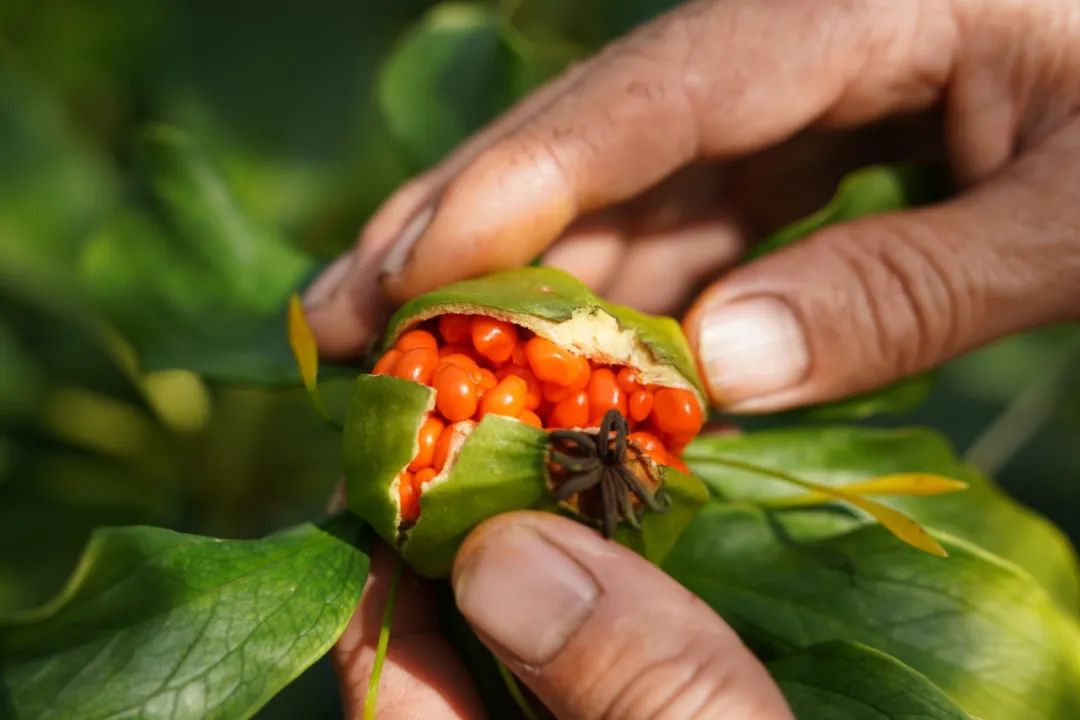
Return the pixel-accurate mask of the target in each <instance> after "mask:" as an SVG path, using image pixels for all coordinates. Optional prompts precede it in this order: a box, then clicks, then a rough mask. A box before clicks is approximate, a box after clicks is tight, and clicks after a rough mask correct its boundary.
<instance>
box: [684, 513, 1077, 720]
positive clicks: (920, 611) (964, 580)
mask: <svg viewBox="0 0 1080 720" xmlns="http://www.w3.org/2000/svg"><path fill="white" fill-rule="evenodd" d="M927 502H932V500H927ZM840 520H841V522H837V521H836V516H835V514H832V513H829V512H828V511H827V509H825V508H807V509H804V510H800V511H798V512H789V513H778V514H777V513H769V512H763V511H761V510H758V509H755V508H752V507H750V506H747V505H745V504H742V503H721V502H717V501H714V502H713V503H712V504H710V505H708V506H706V507H705V508H704V509H703V510H702V511H700V512H699V513H698V514H697V516H696V517H695V519H694V522H693V523H691V525H690V527H689V529H688V530H687V531H686V533H684V534H683V536H682V537H681V538H680V540H679V542H678V544H677V545H676V547H675V549H674V550H673V551H672V553H671V554H670V555H668V557H667V559H665V561H664V563H663V567H664V569H665V570H667V571H668V572H669V573H670V574H671V575H672V576H674V577H675V579H677V580H678V581H679V582H681V583H682V584H683V585H685V586H686V587H687V588H689V589H690V590H691V591H692V592H694V593H695V594H697V595H698V596H699V597H701V598H702V599H703V600H705V601H706V602H707V603H708V604H709V605H711V606H712V607H713V608H714V609H715V610H716V611H717V612H718V613H719V614H720V615H721V616H722V617H723V618H724V619H725V620H726V621H727V622H729V623H730V624H731V625H732V626H733V627H734V628H735V630H736V631H738V632H739V634H740V636H741V637H742V638H743V639H744V641H746V642H747V643H748V644H749V645H750V646H751V647H752V648H754V649H755V650H758V651H759V652H762V653H765V654H767V655H775V654H776V653H789V652H791V651H793V650H795V649H799V648H809V647H811V646H813V645H816V644H818V643H823V642H829V641H833V640H843V641H849V642H857V643H861V644H863V645H866V646H869V647H872V648H874V649H876V650H879V651H881V652H883V653H886V654H888V655H891V656H893V657H895V658H896V659H898V660H899V661H901V662H903V663H904V664H906V665H908V666H909V667H911V668H913V669H914V670H916V671H917V672H919V673H922V674H923V675H925V676H926V677H927V678H928V679H929V680H930V681H931V682H932V683H934V684H935V685H937V686H938V687H940V688H941V689H942V690H943V691H944V692H945V693H946V694H947V695H948V696H949V697H950V698H952V699H953V701H954V702H956V703H957V704H959V705H960V706H961V707H963V709H964V710H965V711H967V712H968V713H971V714H972V715H974V716H977V717H980V718H983V720H1015V718H1032V719H1036V718H1039V719H1043V718H1045V719H1046V720H1056V719H1058V718H1073V717H1080V652H1078V649H1080V626H1078V625H1077V623H1076V622H1075V619H1074V617H1073V616H1070V615H1066V614H1064V613H1062V612H1061V611H1060V610H1059V609H1058V608H1057V607H1056V605H1055V604H1054V602H1053V601H1052V600H1051V598H1050V597H1049V596H1048V595H1047V594H1046V593H1045V591H1043V589H1042V588H1041V587H1039V585H1038V583H1036V582H1035V581H1034V580H1033V578H1032V577H1031V576H1030V575H1028V574H1027V573H1026V572H1024V571H1023V570H1021V569H1020V568H1018V567H1017V566H1016V565H1014V564H1013V563H1010V562H1005V561H1002V560H1001V559H1000V558H997V557H995V556H993V555H991V554H990V553H987V552H985V551H983V550H981V549H979V548H977V547H975V546H973V545H971V544H970V543H967V542H965V541H962V540H960V539H958V538H955V537H952V536H949V535H947V534H941V535H939V538H940V541H941V543H942V545H944V546H945V547H946V548H947V549H948V552H949V560H948V561H947V562H943V561H941V560H939V559H937V558H934V557H931V556H930V555H927V554H924V553H914V552H910V551H909V550H908V549H907V548H905V547H904V546H902V545H900V544H899V543H897V542H896V541H895V540H894V539H893V538H892V537H891V536H890V535H889V534H888V533H887V532H885V531H884V530H883V529H882V528H881V527H879V526H877V525H872V524H865V523H862V524H854V525H852V524H851V523H850V522H847V523H844V522H842V520H843V519H842V518H841V519H840ZM830 525H831V526H832V530H829V531H827V532H826V531H825V529H826V528H828V527H829V526H830ZM847 679H848V680H849V681H850V682H851V683H852V684H853V686H854V685H855V684H858V683H859V681H860V678H859V677H858V676H848V678H847ZM840 682H842V679H840V678H836V679H834V680H831V681H830V684H832V683H840ZM871 682H873V680H871ZM886 710H887V708H886ZM881 716H882V715H872V716H871V717H881ZM884 716H886V717H887V714H886V715H884ZM916 716H917V715H916ZM840 717H843V716H842V715H841V716H840Z"/></svg>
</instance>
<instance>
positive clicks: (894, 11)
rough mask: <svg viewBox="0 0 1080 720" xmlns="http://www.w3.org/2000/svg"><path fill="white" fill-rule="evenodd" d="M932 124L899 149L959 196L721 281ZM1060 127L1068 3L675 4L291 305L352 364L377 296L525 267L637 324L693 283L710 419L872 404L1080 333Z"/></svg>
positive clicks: (1079, 224)
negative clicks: (923, 150)
mask: <svg viewBox="0 0 1080 720" xmlns="http://www.w3.org/2000/svg"><path fill="white" fill-rule="evenodd" d="M938 108H940V109H941V110H942V111H943V112H942V114H941V115H940V116H939V119H940V118H943V122H940V123H939V125H940V127H938V126H937V125H934V124H933V123H930V125H928V126H929V127H932V130H930V131H926V132H922V133H919V134H917V135H916V134H911V133H905V134H904V135H903V139H904V141H905V142H907V143H909V144H914V145H931V146H933V145H935V144H941V143H943V144H944V146H945V147H944V150H945V151H947V154H948V158H949V160H950V163H951V166H952V169H953V171H954V175H955V177H956V179H957V180H958V182H959V183H960V185H961V187H962V188H963V192H962V193H961V194H960V195H959V196H958V197H956V198H955V199H953V200H951V201H949V202H946V203H943V204H941V205H937V206H933V207H927V208H922V209H918V210H913V211H908V212H903V213H896V214H890V215H885V216H878V217H873V218H868V219H864V220H860V221H856V222H852V223H847V224H844V225H841V226H834V227H830V228H826V229H824V230H822V231H820V232H817V233H815V234H814V235H812V236H811V237H809V238H807V239H806V240H805V241H803V242H800V243H798V244H796V245H795V246H792V247H790V248H787V249H785V250H783V251H780V252H778V253H776V254H775V255H772V256H769V257H766V258H763V259H761V260H759V261H756V262H753V263H751V264H748V265H745V266H742V267H738V268H736V269H734V270H730V271H728V272H726V273H725V271H726V270H728V268H729V267H730V266H731V265H732V263H733V262H734V261H735V260H736V259H737V258H738V256H739V254H740V253H741V252H742V250H743V249H745V247H746V245H747V244H748V243H750V242H752V241H753V240H754V239H756V238H757V237H759V236H760V234H761V231H762V229H763V228H765V227H767V226H768V225H771V224H775V222H776V221H778V220H780V219H783V218H784V217H785V216H790V214H791V212H792V211H794V210H797V209H808V208H807V207H806V206H807V204H808V201H809V200H811V199H813V198H814V197H815V195H816V191H817V190H821V189H824V190H827V189H828V188H829V187H830V185H831V181H832V180H834V179H835V177H836V175H835V173H836V168H837V167H838V166H839V165H844V164H847V165H855V164H859V163H861V162H865V161H866V160H867V159H880V158H879V157H877V156H875V155H874V154H873V153H872V152H871V153H866V152H864V151H865V150H866V147H865V137H861V136H859V134H858V133H857V132H854V131H853V129H854V128H857V127H859V126H863V125H865V124H867V123H870V122H872V121H877V120H880V119H882V118H885V117H889V116H896V115H898V114H906V115H908V116H910V115H911V114H913V113H923V115H924V117H923V118H921V119H923V120H926V119H929V120H933V119H934V116H933V115H932V114H931V113H930V112H929V111H930V110H934V109H938ZM1078 108H1080V5H1077V4H1076V3H1075V2H1073V0H1046V1H1044V2H1038V3H1031V2H1020V1H1016V0H946V1H937V2H902V3H897V2H890V1H889V0H880V1H878V2H846V1H841V0H828V1H825V2H812V3H811V2H803V1H801V0H779V1H777V2H768V3H763V2H759V1H758V0H708V1H699V2H692V3H688V4H687V5H684V6H682V7H679V8H677V9H675V10H674V11H672V12H670V13H668V14H666V15H664V16H662V17H660V18H659V19H657V20H655V21H653V22H651V23H649V24H648V25H645V26H643V27H641V28H639V29H638V30H636V31H634V32H633V33H631V34H630V35H628V36H627V37H625V38H623V39H621V40H619V41H618V42H616V43H614V44H612V45H611V46H609V47H608V48H607V49H605V50H604V51H603V52H602V53H600V54H599V55H598V56H596V57H594V58H593V59H591V60H589V61H587V62H585V63H582V64H579V65H576V66H574V67H571V68H570V69H569V70H567V71H566V72H565V73H564V74H563V75H562V76H561V77H559V78H557V79H555V80H554V81H552V82H551V83H549V84H548V85H547V86H545V87H543V88H541V89H540V90H538V91H537V92H535V93H534V94H533V95H531V96H530V97H528V98H526V99H525V100H523V101H522V102H521V103H520V104H519V105H518V106H517V107H515V108H514V109H512V110H511V111H510V112H508V113H507V114H506V115H505V116H504V117H503V118H501V119H499V120H497V121H496V122H495V123H493V124H492V125H491V126H490V127H488V128H487V129H485V130H484V131H483V132H481V133H479V134H478V135H477V136H476V137H474V138H473V139H472V140H470V141H469V142H467V143H466V144H465V145H463V146H462V147H461V148H460V149H458V150H457V151H456V152H455V153H453V154H452V155H451V156H449V157H448V158H447V159H446V160H445V161H444V162H443V163H441V164H440V165H439V166H437V167H436V168H434V169H432V170H431V171H429V172H427V173H425V174H424V175H422V176H421V177H419V178H417V179H415V180H413V181H412V182H410V183H409V184H407V185H406V186H404V187H403V188H402V189H401V190H399V191H398V192H397V193H396V194H395V195H394V196H393V197H392V198H391V199H390V200H389V201H388V202H387V203H386V204H385V205H384V207H383V208H382V209H381V210H380V211H379V212H378V213H377V214H376V215H375V216H374V218H373V219H372V220H371V222H370V223H369V224H368V225H367V227H365V228H364V230H363V233H362V234H361V237H360V240H359V242H358V244H357V247H356V249H355V250H354V251H353V252H352V253H351V254H350V255H348V256H346V257H344V258H342V259H341V260H339V261H338V262H337V263H335V265H334V266H333V267H331V268H330V269H329V270H328V271H327V272H326V273H325V275H324V276H323V277H322V278H321V279H320V280H319V281H318V282H317V283H316V284H315V286H314V287H313V288H312V290H311V291H310V292H309V294H308V298H307V299H308V303H309V313H310V319H311V323H312V325H313V327H314V329H315V331H316V334H317V335H318V337H319V340H320V344H321V345H322V347H323V350H324V351H325V352H326V353H327V354H329V355H338V356H341V355H348V354H352V353H356V352H357V351H358V350H359V349H360V348H361V347H363V345H364V344H365V343H366V342H368V341H369V340H370V339H371V338H372V336H373V334H374V333H375V332H376V330H377V328H379V327H381V325H382V322H383V319H384V317H385V315H384V313H385V312H386V308H387V307H388V305H389V302H388V298H389V301H401V300H403V299H405V298H407V297H410V296H412V295H415V294H417V293H420V292H423V291H426V290H430V289H432V288H434V287H437V286H438V285H441V284H443V283H446V282H448V281H451V280H457V279H460V278H464V277H467V276H472V275H477V274H480V273H484V272H487V271H490V270H494V269H496V268H500V267H505V266H511V265H518V264H523V263H525V262H528V261H529V260H530V259H532V258H533V257H535V256H536V255H538V254H541V253H542V254H543V255H544V261H545V262H547V263H550V264H555V265H561V266H564V267H566V268H568V269H570V270H571V271H573V272H575V273H577V274H578V275H579V276H581V277H582V278H583V279H584V280H586V281H587V282H589V283H590V285H592V286H593V287H594V288H596V289H598V290H599V291H600V292H602V293H603V294H605V295H607V296H608V297H610V298H611V299H613V300H617V301H621V302H626V303H629V304H632V305H636V306H638V307H642V308H644V309H648V310H652V311H664V312H675V311H677V310H678V309H679V308H680V307H681V306H682V305H683V304H684V303H685V301H686V300H689V299H690V298H691V297H693V294H694V293H695V292H696V291H697V289H698V288H699V287H701V286H702V285H703V284H706V283H707V282H709V281H713V282H712V284H711V285H709V286H708V287H707V288H706V289H705V290H704V292H702V293H701V294H700V295H698V296H697V299H696V301H695V302H694V303H693V307H692V309H691V311H690V312H689V314H688V315H687V316H686V318H685V327H686V330H687V334H688V336H689V337H690V340H691V343H692V345H693V347H694V349H695V350H696V352H697V354H698V358H699V361H700V365H701V368H702V370H703V372H704V375H705V377H706V380H707V383H708V386H709V389H710V393H711V395H712V399H713V401H714V402H715V403H716V404H718V405H721V406H723V407H725V408H726V409H729V410H731V411H736V412H760V411H771V410H777V409H781V408H784V407H789V406H793V405H800V404H806V403H812V402H818V401H824V400H830V399H834V398H837V397H840V396H843V395H847V394H851V393H854V392H859V391H863V390H867V389H870V388H873V387H875V386H878V385H881V384H884V383H886V382H888V381H890V380H892V379H894V378H897V377H900V376H904V375H907V374H911V373H915V372H918V371H921V370H923V369H926V368H928V367H931V366H933V365H935V364H937V363H940V362H941V361H943V360H945V359H947V358H949V357H952V356H954V355H956V354H958V353H960V352H963V351H965V350H967V349H969V348H972V347H975V346H977V345H979V344H981V343H985V342H987V341H989V340H991V339H994V338H996V337H999V336H1002V335H1004V334H1007V333H1010V332H1014V331H1018V330H1021V329H1024V328H1028V327H1032V326H1036V325H1039V324H1042V323H1047V322H1053V321H1059V320H1063V319H1072V318H1076V317H1078V316H1080V203H1077V202H1076V198H1077V197H1080V116H1078ZM823 132H827V133H828V137H827V138H826V139H825V140H824V141H822V142H820V143H815V144H808V143H807V142H804V141H805V140H806V139H807V133H810V134H821V133H823ZM800 133H802V134H801V135H800ZM792 138H794V140H791V139H792ZM871 150H873V148H871ZM705 163H707V164H708V165H707V166H703V164H705ZM816 199H817V200H820V199H821V198H820V195H817V197H816ZM800 201H801V204H800ZM717 277H719V279H718V280H717V279H716V278H717Z"/></svg>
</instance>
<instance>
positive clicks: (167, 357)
mask: <svg viewBox="0 0 1080 720" xmlns="http://www.w3.org/2000/svg"><path fill="white" fill-rule="evenodd" d="M141 147H142V159H143V166H144V168H145V170H146V173H147V175H148V176H149V179H150V181H151V187H152V190H153V194H154V200H155V207H156V208H157V210H158V212H157V213H155V214H154V215H153V216H150V215H146V214H143V213H137V212H127V213H124V214H121V215H119V216H117V217H115V218H114V219H113V221H112V222H111V223H110V224H108V225H107V226H106V227H105V228H104V229H103V230H102V231H101V232H99V233H98V234H97V235H96V236H95V237H94V238H93V239H92V240H91V241H90V243H89V244H88V246H87V248H86V252H85V254H84V256H83V263H82V271H83V276H84V278H85V280H86V282H87V285H88V286H89V288H90V289H91V290H92V292H93V293H94V295H95V297H96V298H97V299H98V301H99V302H100V304H101V305H102V306H103V307H104V308H105V310H106V311H107V312H108V314H109V315H110V317H111V319H112V320H113V322H115V323H116V325H117V326H118V327H119V329H120V331H121V332H122V333H123V335H124V336H125V338H126V339H127V340H129V341H130V342H131V343H132V345H134V347H135V349H136V351H137V353H138V355H139V359H140V362H141V364H142V366H143V368H144V369H147V370H163V369H173V368H181V369H187V370H192V371H195V372H198V373H201V374H204V375H207V376H210V377H211V378H214V379H220V380H232V381H239V382H261V383H286V382H291V381H294V380H295V378H296V369H295V365H294V362H293V359H292V357H291V354H290V352H289V348H288V345H287V343H286V339H285V334H284V333H283V332H282V319H283V318H284V317H285V311H286V304H287V300H288V298H289V295H290V294H291V293H292V292H293V290H294V289H295V288H296V287H297V286H298V285H299V284H300V283H301V282H302V280H303V279H304V278H305V277H306V276H308V275H309V274H310V273H311V271H312V269H313V265H312V263H311V261H310V260H309V259H308V258H307V257H306V256H304V255H303V254H302V253H300V252H298V251H296V250H294V249H293V248H292V247H291V246H290V245H289V244H288V243H286V242H285V241H283V240H282V239H280V238H279V237H277V236H276V235H274V234H273V233H272V232H270V231H269V230H267V229H265V228H262V227H258V226H257V225H255V224H254V223H253V222H252V221H251V220H250V219H249V218H248V217H247V216H246V215H245V214H244V211H243V210H242V209H241V208H240V207H239V206H238V205H237V204H236V203H235V202H234V200H233V198H232V195H231V193H230V190H229V188H228V187H227V186H226V185H225V182H224V181H223V180H222V178H221V177H220V175H219V174H218V173H217V171H216V170H215V169H214V167H213V166H212V165H211V163H210V162H209V160H208V159H207V158H206V157H205V156H204V155H203V154H202V153H201V152H200V149H199V148H198V147H196V146H195V144H194V143H193V142H192V141H191V139H190V138H189V137H188V136H187V135H185V134H184V133H182V132H181V131H179V130H176V129H174V128H169V127H164V126H157V127H154V128H152V129H150V130H149V131H148V132H147V133H146V135H145V137H144V142H143V144H142V146H141Z"/></svg>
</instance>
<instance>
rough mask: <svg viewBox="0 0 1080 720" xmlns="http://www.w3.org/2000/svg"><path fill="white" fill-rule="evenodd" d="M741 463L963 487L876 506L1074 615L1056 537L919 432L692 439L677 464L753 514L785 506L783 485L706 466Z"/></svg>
mask: <svg viewBox="0 0 1080 720" xmlns="http://www.w3.org/2000/svg"><path fill="white" fill-rule="evenodd" d="M714 454H716V455H722V456H723V457H726V458H732V457H734V458H739V459H745V460H747V461H750V462H754V463H758V464H762V465H767V466H768V467H769V468H773V469H779V470H787V471H790V472H793V473H797V474H798V475H799V477H802V478H807V479H810V480H813V481H815V482H818V483H822V484H828V485H845V484H849V483H853V482H859V481H861V480H862V479H864V478H866V477H867V476H881V475H892V474H896V473H905V472H911V471H919V472H925V473H933V474H936V475H943V476H946V477H953V478H958V479H960V480H963V481H965V482H967V483H968V484H969V486H970V487H969V489H968V490H966V491H965V492H960V493H952V494H948V495H941V496H937V497H920V496H911V495H908V496H903V495H899V496H893V497H882V498H881V500H880V502H881V503H882V504H886V505H889V506H891V507H895V508H897V509H898V510H901V511H903V512H904V513H906V514H908V515H910V516H912V517H913V518H915V519H916V520H918V521H919V522H920V523H922V524H923V525H925V526H927V527H931V528H934V529H935V530H944V531H947V532H950V533H952V534H954V535H958V536H960V537H962V538H965V539H967V540H970V541H972V542H974V543H975V544H977V545H979V546H980V547H982V548H985V549H987V550H989V551H991V552H993V553H995V554H997V555H999V556H1001V557H1004V558H1006V559H1008V560H1010V561H1012V562H1014V563H1016V564H1017V565H1020V566H1021V567H1023V568H1025V569H1026V570H1028V571H1029V572H1030V573H1031V574H1032V575H1034V576H1035V578H1037V579H1038V580H1039V582H1040V583H1041V584H1042V585H1043V586H1044V587H1045V588H1046V589H1047V590H1048V591H1049V592H1050V593H1051V595H1052V596H1053V597H1054V598H1055V600H1057V602H1058V603H1059V604H1060V605H1061V606H1062V607H1063V608H1064V609H1065V610H1066V612H1068V613H1070V614H1076V613H1077V611H1078V610H1080V573H1078V564H1077V558H1076V554H1075V552H1074V551H1073V549H1072V547H1071V545H1070V544H1069V541H1068V539H1067V538H1066V537H1065V536H1064V535H1063V534H1062V532H1061V531H1060V530H1058V529H1057V528H1056V527H1054V526H1053V525H1051V524H1050V523H1048V522H1047V521H1046V520H1045V519H1044V518H1042V517H1040V516H1039V515H1037V514H1036V513H1034V512H1033V511H1031V510H1029V509H1028V508H1025V507H1023V506H1021V505H1019V504H1018V503H1016V502H1015V501H1014V500H1012V499H1011V498H1009V497H1008V496H1007V495H1006V494H1005V493H1004V492H1002V491H1001V490H1000V489H999V488H998V487H997V486H996V485H995V484H994V483H993V481H991V480H990V479H989V478H987V477H985V476H984V475H982V474H981V473H979V472H978V471H976V470H975V469H974V468H971V467H969V466H967V465H964V464H962V463H961V462H960V461H959V460H958V459H957V458H956V455H955V454H954V453H953V451H952V448H951V447H950V445H949V444H948V442H947V441H946V440H945V438H943V437H942V436H941V435H939V434H938V433H936V432H934V431H932V430H928V429H924V428H903V429H882V428H865V427H828V428H789V429H785V430H771V431H767V432H757V433H747V434H743V435H730V436H723V437H708V438H699V439H697V440H695V441H694V442H693V443H691V444H690V446H689V447H688V448H687V449H686V452H685V455H684V457H685V459H686V461H687V462H688V463H689V464H690V466H691V468H692V469H693V470H694V472H695V473H696V474H697V475H698V476H699V477H701V478H702V479H703V480H704V481H705V482H706V484H707V485H709V487H710V488H711V489H712V490H713V492H715V493H717V494H719V495H721V496H723V497H730V498H737V499H745V500H747V501H749V502H753V503H755V504H760V505H768V504H770V503H771V502H773V501H775V500H777V499H780V498H786V497H790V495H791V486H790V484H788V483H786V482H781V481H779V480H775V479H773V478H769V477H764V476H762V475H760V474H756V473H748V472H743V471H740V470H736V469H733V468H731V467H730V466H728V465H724V464H720V463H714V462H712V461H711V459H710V458H711V457H712V456H713V455H714Z"/></svg>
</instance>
